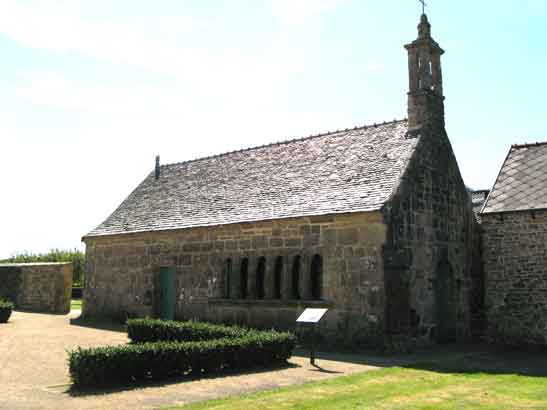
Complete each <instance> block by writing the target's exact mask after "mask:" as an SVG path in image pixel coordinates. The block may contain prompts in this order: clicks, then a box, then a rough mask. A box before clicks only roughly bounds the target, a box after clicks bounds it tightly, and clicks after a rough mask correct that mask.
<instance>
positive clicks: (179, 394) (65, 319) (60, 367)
mask: <svg viewBox="0 0 547 410" xmlns="http://www.w3.org/2000/svg"><path fill="white" fill-rule="evenodd" d="M78 314H79V311H73V312H71V314H70V315H66V316H61V315H48V314H39V313H27V312H14V313H13V315H12V317H11V318H10V321H9V323H8V324H3V325H0V409H2V410H4V409H6V410H19V409H21V410H23V409H24V410H28V409H46V410H50V409H51V410H59V409H86V410H87V409H89V410H91V409H101V410H105V409H108V410H140V409H155V408H158V407H160V406H163V405H167V404H176V403H186V402H190V401H196V400H206V399H212V398H217V397H222V396H226V395H232V394H240V393H244V392H251V391H258V390H265V389H271V388H274V387H280V386H288V385H292V384H296V383H304V382H307V381H311V380H319V379H325V378H330V377H335V376H340V375H344V374H350V373H355V372H360V371H365V370H369V369H374V368H376V365H381V364H383V363H377V362H374V365H369V364H367V363H368V361H367V360H354V359H355V358H354V359H352V360H351V362H345V361H339V360H324V359H318V360H317V364H318V365H319V366H321V369H318V368H315V367H312V366H310V364H309V359H308V358H306V357H303V356H295V357H293V358H292V359H291V360H290V366H289V367H287V368H282V369H275V370H268V371H260V372H251V373H246V374H235V375H226V376H225V377H207V378H202V379H198V380H188V379H186V380H183V379H176V380H171V381H169V382H168V383H163V384H153V385H151V384H148V385H141V386H139V387H137V388H131V389H127V390H120V389H118V390H111V391H105V390H102V391H97V392H92V393H89V392H88V393H87V394H79V395H78V394H74V393H71V392H70V390H69V388H70V380H69V377H68V371H67V363H66V361H67V353H66V350H68V349H73V348H75V347H76V346H101V345H113V344H122V343H126V342H127V341H128V339H127V336H126V334H125V333H123V332H120V331H114V330H101V329H97V328H91V327H83V326H78V325H74V324H71V322H70V319H71V318H75V317H77V316H78ZM340 358H341V359H347V357H340Z"/></svg>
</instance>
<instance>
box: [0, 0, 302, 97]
mask: <svg viewBox="0 0 547 410" xmlns="http://www.w3.org/2000/svg"><path fill="white" fill-rule="evenodd" d="M54 11H58V10H57V9H54ZM181 19H183V21H181V22H180V23H181V24H180V27H186V26H188V25H186V24H184V23H185V22H186V21H187V20H188V18H181ZM175 20H176V18H174V17H171V18H168V21H169V24H168V27H170V28H169V29H167V31H171V32H172V31H173V30H174V27H175V25H176V24H175ZM136 21H137V20H136V19H132V20H131V19H130V20H124V21H116V22H105V21H103V22H90V21H88V20H85V19H83V18H81V17H78V16H77V15H66V14H60V13H56V14H52V13H51V12H48V11H47V10H38V9H35V8H30V7H24V6H21V5H20V3H18V2H15V1H10V0H3V1H2V3H0V32H4V33H5V34H6V35H8V36H9V37H10V38H12V39H13V40H14V41H16V42H18V43H20V44H22V45H24V46H26V47H31V48H39V49H45V50H49V51H51V52H56V53H63V54H70V53H77V54H80V55H84V56H87V57H91V58H94V59H97V60H102V61H108V62H112V63H116V64H129V65H132V66H137V67H140V68H142V69H145V70H147V71H149V72H153V73H157V74H163V75H168V76H171V77H175V78H177V81H180V82H185V83H186V84H187V85H188V86H189V87H191V88H192V89H193V90H194V92H196V93H198V94H199V95H201V96H224V97H228V98H233V97H234V96H238V95H240V96H242V98H249V96H248V94H250V95H252V96H253V98H258V97H260V96H261V95H264V93H263V92H261V90H263V89H264V88H265V87H267V88H275V84H276V83H278V82H279V81H280V80H281V79H283V78H285V77H286V76H287V75H290V74H291V73H294V72H298V71H300V70H301V69H302V61H301V59H298V58H295V57H294V56H291V58H284V56H282V55H276V54H275V50H264V51H263V53H262V54H260V53H253V54H252V55H245V54H242V53H241V52H238V51H236V50H225V51H222V52H218V53H214V54H212V53H210V52H207V51H204V50H201V49H198V48H193V47H192V45H191V44H192V43H191V42H190V43H187V42H185V43H184V46H180V45H166V42H163V41H157V40H154V39H153V38H152V37H151V36H150V35H149V33H146V32H144V31H143V30H141V28H140V27H139V24H135V22H136ZM203 26H204V25H198V26H197V27H203Z"/></svg>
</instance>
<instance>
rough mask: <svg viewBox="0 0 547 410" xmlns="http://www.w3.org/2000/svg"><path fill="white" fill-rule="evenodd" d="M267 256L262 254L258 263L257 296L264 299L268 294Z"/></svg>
mask: <svg viewBox="0 0 547 410" xmlns="http://www.w3.org/2000/svg"><path fill="white" fill-rule="evenodd" d="M265 283H266V258H265V257H264V256H261V257H260V258H259V259H258V264H257V265H256V283H255V284H256V298H257V299H264V296H265V295H266V287H265Z"/></svg>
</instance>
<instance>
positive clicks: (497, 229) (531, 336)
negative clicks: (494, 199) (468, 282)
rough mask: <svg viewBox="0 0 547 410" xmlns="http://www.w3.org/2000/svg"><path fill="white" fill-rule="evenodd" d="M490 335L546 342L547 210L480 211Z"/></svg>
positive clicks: (515, 341) (517, 341) (494, 338)
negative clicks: (485, 212) (491, 212)
mask: <svg viewBox="0 0 547 410" xmlns="http://www.w3.org/2000/svg"><path fill="white" fill-rule="evenodd" d="M482 226H483V230H484V234H483V241H484V242H483V243H484V268H485V288H486V308H487V321H488V332H487V334H488V337H489V339H490V340H491V341H493V342H497V343H509V344H519V345H520V344H541V345H545V344H547V211H535V212H530V211H526V212H514V213H504V214H485V215H482Z"/></svg>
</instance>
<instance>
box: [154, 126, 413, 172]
mask: <svg viewBox="0 0 547 410" xmlns="http://www.w3.org/2000/svg"><path fill="white" fill-rule="evenodd" d="M405 121H408V119H407V118H403V119H400V120H397V119H394V120H392V121H384V122H381V123H373V124H368V125H367V124H365V125H361V126H355V127H353V128H345V129H339V130H336V131H327V132H322V133H319V134H311V135H308V136H306V137H299V138H292V139H286V140H282V141H277V142H272V143H269V144H264V145H257V146H254V147H248V148H241V149H237V150H234V151H228V152H222V153H220V154H215V155H208V156H205V157H199V158H194V159H189V160H186V161H180V162H172V163H169V164H163V165H161V167H170V166H174V165H183V164H191V163H193V162H198V161H203V160H206V159H213V158H221V157H224V156H227V155H230V154H235V153H239V152H245V151H251V150H256V149H261V148H266V147H273V146H279V145H285V144H290V143H292V142H297V141H306V140H309V139H312V138H319V137H324V136H327V135H332V134H337V133H339V132H349V131H354V130H360V129H363V130H366V129H369V128H377V127H379V126H384V125H391V124H396V123H400V122H405Z"/></svg>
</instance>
